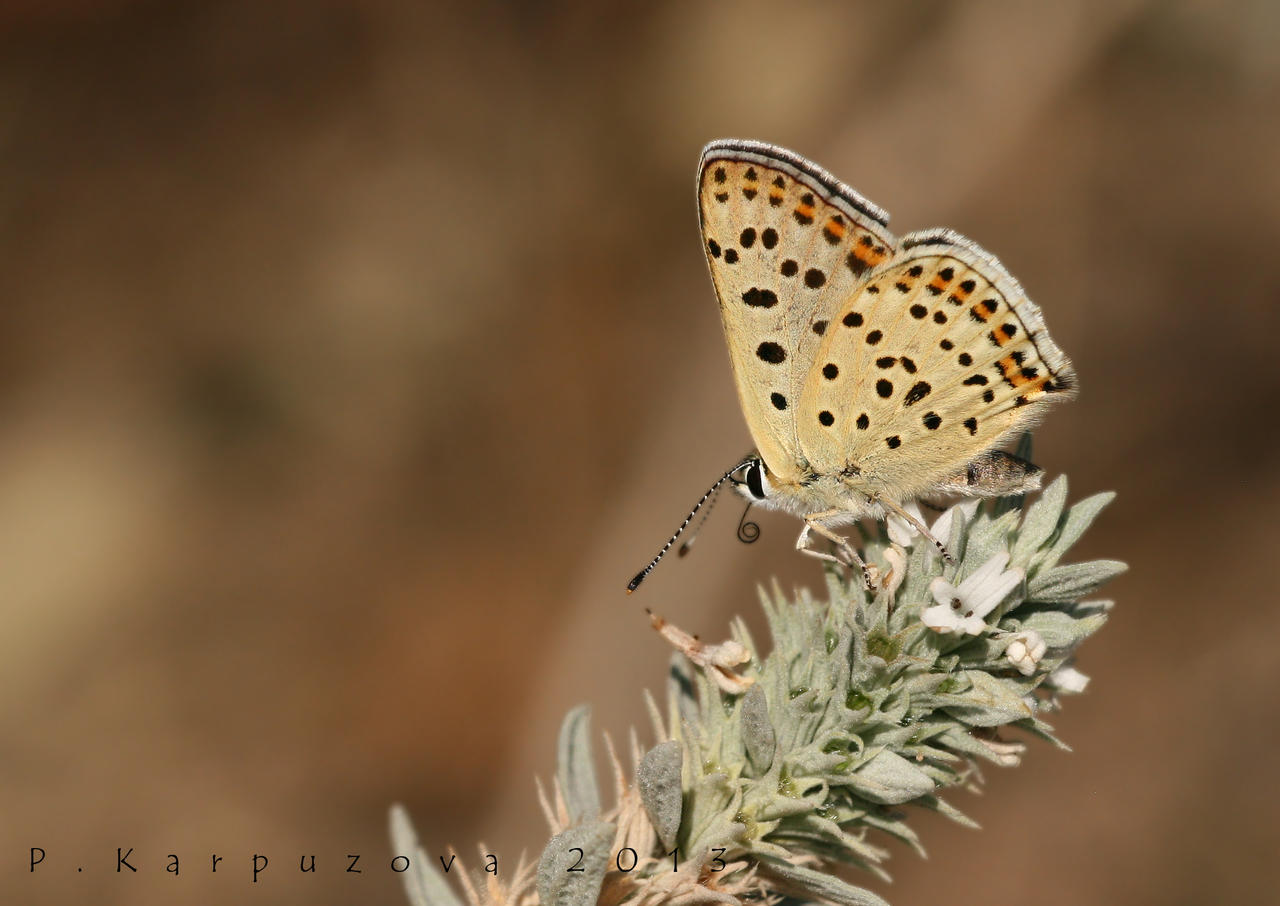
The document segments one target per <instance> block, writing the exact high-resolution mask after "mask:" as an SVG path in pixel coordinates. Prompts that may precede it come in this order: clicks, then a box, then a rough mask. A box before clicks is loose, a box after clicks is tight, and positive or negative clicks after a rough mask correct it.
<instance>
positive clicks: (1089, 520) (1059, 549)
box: [1040, 491, 1116, 569]
mask: <svg viewBox="0 0 1280 906" xmlns="http://www.w3.org/2000/svg"><path fill="white" fill-rule="evenodd" d="M1115 499H1116V494H1115V491H1103V492H1102V493H1101V494H1094V495H1093V496H1092V497H1086V498H1085V499H1084V500H1081V501H1080V502H1079V503H1077V504H1076V505H1075V506H1073V507H1071V509H1070V510H1069V511H1068V512H1067V518H1066V519H1064V520H1063V522H1062V530H1061V531H1060V532H1058V537H1056V538H1054V539H1053V543H1052V544H1051V545H1050V546H1049V550H1048V551H1047V553H1046V554H1045V556H1044V559H1043V562H1042V563H1041V566H1040V568H1041V569H1048V568H1050V567H1053V566H1056V565H1057V563H1058V561H1059V560H1061V559H1062V555H1063V554H1065V553H1066V552H1067V551H1068V550H1069V549H1070V548H1071V546H1072V545H1074V544H1075V543H1076V542H1077V541H1079V540H1080V536H1081V535H1083V534H1084V533H1085V530H1086V529H1088V528H1089V526H1091V525H1093V520H1095V519H1097V518H1098V514H1099V513H1101V512H1102V510H1103V509H1104V508H1105V507H1106V506H1107V504H1109V503H1111V501H1113V500H1115Z"/></svg>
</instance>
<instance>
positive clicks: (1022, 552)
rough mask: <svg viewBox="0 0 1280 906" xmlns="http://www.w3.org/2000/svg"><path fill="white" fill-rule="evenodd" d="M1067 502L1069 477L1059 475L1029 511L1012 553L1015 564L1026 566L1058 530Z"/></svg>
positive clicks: (1023, 520) (1019, 530) (1023, 518)
mask: <svg viewBox="0 0 1280 906" xmlns="http://www.w3.org/2000/svg"><path fill="white" fill-rule="evenodd" d="M1066 502H1067V476H1065V475H1059V476H1058V477H1057V478H1055V479H1054V480H1053V481H1052V482H1051V483H1050V484H1049V486H1048V487H1047V488H1045V489H1044V491H1042V492H1041V494H1040V499H1039V500H1037V501H1036V502H1035V503H1033V504H1031V506H1030V507H1029V508H1028V509H1027V511H1026V514H1025V515H1024V516H1023V517H1022V526H1021V527H1020V528H1019V529H1018V540H1017V541H1016V542H1014V545H1013V550H1012V551H1011V552H1010V553H1011V556H1012V559H1013V562H1014V563H1018V564H1024V563H1026V562H1027V561H1028V560H1030V559H1031V555H1032V554H1034V553H1035V552H1036V551H1038V550H1040V548H1041V547H1042V546H1043V545H1044V543H1045V542H1046V541H1048V540H1049V539H1050V538H1051V537H1052V536H1053V533H1054V532H1055V531H1056V530H1057V528H1058V520H1059V519H1060V518H1061V517H1062V507H1063V504H1065V503H1066Z"/></svg>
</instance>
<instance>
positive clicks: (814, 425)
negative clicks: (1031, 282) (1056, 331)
mask: <svg viewBox="0 0 1280 906" xmlns="http://www.w3.org/2000/svg"><path fill="white" fill-rule="evenodd" d="M901 246H902V250H901V252H899V253H898V254H897V255H896V256H895V257H893V258H892V259H891V260H890V261H888V262H887V263H886V264H885V265H884V266H882V267H880V268H877V269H876V270H875V271H873V272H872V273H871V274H870V275H869V276H868V279H867V280H866V281H865V283H864V285H862V286H861V287H860V288H859V289H858V291H857V292H856V293H854V294H853V295H852V296H851V297H849V298H848V299H847V300H846V301H845V303H844V304H843V305H842V306H841V307H840V309H839V310H838V311H837V312H836V313H835V314H834V315H833V319H832V325H831V328H830V330H829V332H828V335H827V336H826V338H825V340H824V343H823V344H822V345H821V347H820V348H819V350H818V352H817V356H816V358H815V360H814V361H813V364H812V367H811V369H810V371H809V375H808V379H807V382H806V384H805V387H804V390H803V392H802V394H801V398H800V404H799V406H798V407H797V411H796V418H797V422H796V430H797V435H798V438H799V444H800V453H801V456H803V457H804V458H805V460H806V461H807V462H808V463H809V464H810V465H811V467H812V468H813V470H814V471H815V472H816V473H817V474H834V473H840V474H843V475H845V476H848V477H850V480H851V482H853V483H855V484H856V486H857V487H859V488H864V489H868V490H872V491H875V490H878V489H882V490H884V491H885V492H886V493H889V492H891V493H892V494H893V496H894V497H902V496H914V495H916V494H918V493H921V492H924V491H926V490H927V489H928V488H929V487H930V486H931V485H933V484H935V483H936V482H938V481H939V480H941V479H943V478H945V477H947V476H949V475H952V474H954V473H955V472H957V471H959V470H961V469H963V468H964V467H965V465H966V464H967V463H968V462H969V461H970V460H972V459H973V458H974V457H976V456H978V455H979V454H980V453H982V452H983V451H985V450H988V449H990V448H991V447H992V446H993V445H995V444H997V443H998V442H999V441H1000V440H1001V439H1002V438H1004V437H1005V436H1006V435H1008V434H1009V433H1010V432H1011V431H1013V430H1015V429H1019V428H1026V427H1029V425H1030V423H1031V422H1033V421H1034V420H1035V418H1036V417H1037V416H1038V415H1039V414H1040V411H1041V410H1042V408H1043V404H1044V402H1046V401H1047V400H1050V399H1052V398H1054V397H1055V396H1059V397H1067V396H1069V395H1071V392H1072V390H1073V388H1074V373H1073V371H1072V368H1071V364H1070V362H1068V361H1067V359H1066V356H1064V355H1063V354H1062V352H1061V351H1060V350H1059V349H1058V348H1057V346H1056V345H1054V343H1053V341H1052V340H1051V339H1049V336H1048V333H1047V332H1046V331H1045V329H1044V324H1043V320H1042V319H1041V317H1040V312H1039V309H1038V308H1037V307H1036V306H1035V305H1034V304H1033V303H1032V302H1031V301H1030V300H1029V299H1027V298H1026V296H1025V294H1024V293H1023V291H1022V288H1021V287H1020V286H1019V285H1018V283H1017V282H1016V281H1015V280H1014V279H1013V278H1012V277H1011V276H1009V274H1008V273H1007V272H1005V270H1004V268H1003V267H1001V266H1000V264H999V262H997V261H996V260H995V259H994V258H992V257H991V256H989V255H987V254H986V253H985V252H983V251H982V250H981V249H980V248H978V247H977V246H976V245H974V244H973V243H971V242H969V241H968V240H966V239H964V238H963V237H960V236H958V235H956V234H955V233H952V232H950V231H932V232H927V233H915V234H912V235H910V236H907V237H904V238H903V240H902V243H901Z"/></svg>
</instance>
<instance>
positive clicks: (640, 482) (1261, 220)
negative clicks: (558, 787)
mask: <svg viewBox="0 0 1280 906" xmlns="http://www.w3.org/2000/svg"><path fill="white" fill-rule="evenodd" d="M1278 42H1280V5H1277V4H1275V3H1272V2H1268V0H1255V2H1245V0H1241V2H1231V3H1222V2H1196V0H1181V2H1143V0H1099V2H1080V0H1077V2H1060V3H1055V4H1015V3H964V4H959V3H956V4H949V3H943V2H930V3H900V4H899V3H893V4H889V3H875V4H873V3H832V4H816V3H805V2H788V3H785V4H783V3H778V2H746V3H735V4H721V3H684V2H675V0H671V2H648V3H628V4H613V5H604V4H598V3H591V2H580V3H569V2H565V3H555V2H528V3H513V4H500V3H496V2H491V0H478V2H472V3H466V4H463V3H457V4H449V5H446V4H443V3H438V2H435V3H433V2H409V0H382V2H365V3H354V2H348V3H340V2H334V0H305V2H304V0H294V2H275V3H268V4H263V3H254V2H247V0H233V2H223V3H216V4H215V3H197V2H138V0H104V2H90V0H80V2H73V0H39V2H36V0H28V2H25V3H16V4H15V3H7V4H5V5H4V6H3V12H2V13H0V615H2V619H3V626H4V631H3V636H2V637H3V641H2V642H0V800H2V801H0V813H2V814H3V821H2V822H0V889H4V890H7V891H9V893H8V894H6V895H5V897H4V899H5V901H6V902H19V901H20V902H23V903H28V904H41V903H64V902H72V901H80V900H83V899H86V898H88V897H90V896H91V897H92V899H93V901H94V902H97V903H101V904H108V906H109V904H125V903H128V904H139V906H149V904H160V903H165V904H172V903H188V902H189V903H196V902H200V903H223V902H225V903H230V902H238V903H239V902H271V903H285V902H289V903H309V904H317V906H323V904H340V903H350V902H361V903H387V904H396V903H401V902H404V901H403V898H402V895H401V892H400V889H399V880H398V878H397V877H395V876H393V875H392V874H391V872H390V871H389V870H388V869H387V867H386V866H387V860H388V858H389V856H390V847H389V843H388V841H387V839H386V832H385V820H386V819H385V815H386V809H387V806H388V804H389V803H391V802H392V801H397V800H399V801H403V802H404V803H406V804H407V805H408V806H409V808H410V809H411V811H412V813H413V815H414V817H415V819H416V821H417V823H418V825H419V829H420V831H421V833H422V836H423V838H424V842H425V843H426V845H427V849H428V851H429V852H431V853H433V854H441V853H444V852H445V847H446V846H447V845H448V844H453V845H456V846H457V847H458V848H459V849H460V850H461V851H462V853H463V857H464V858H468V859H470V861H471V862H472V863H473V864H474V863H475V862H476V861H477V860H476V858H475V856H474V843H475V842H476V841H479V840H484V841H485V842H486V843H487V845H488V847H487V848H488V850H489V851H492V852H495V853H497V854H499V857H500V860H501V863H500V864H501V869H500V870H504V871H509V870H511V869H513V868H514V865H515V861H516V857H517V856H518V854H519V852H520V851H521V850H522V849H527V850H529V851H530V852H531V853H532V854H535V855H536V853H537V851H538V850H539V849H540V846H541V844H542V843H543V842H544V841H545V828H544V826H543V824H542V822H541V818H540V815H539V812H538V810H537V806H536V800H535V794H534V783H533V778H534V776H535V775H541V776H543V777H546V776H549V775H550V774H551V772H552V771H553V765H554V740H555V733H556V730H557V727H558V724H559V720H560V717H561V715H562V714H563V713H564V712H565V711H566V710H567V709H568V708H569V707H570V706H572V705H574V704H577V703H579V702H590V703H591V704H592V705H593V707H594V715H595V717H594V721H595V726H596V728H597V729H599V730H606V731H608V732H610V733H611V734H612V735H614V736H615V737H625V734H626V732H627V729H628V728H629V727H630V726H632V725H633V724H642V722H643V719H644V717H643V709H642V703H641V690H642V689H643V688H646V687H647V688H651V689H657V688H659V687H660V686H661V683H662V681H663V673H664V665H665V663H666V660H667V657H668V652H667V650H666V649H665V648H664V643H663V642H662V641H661V640H660V639H659V638H658V637H657V636H656V635H655V634H654V633H653V632H652V631H651V630H650V629H649V628H648V626H647V623H646V620H645V618H644V614H643V611H642V607H643V606H646V605H647V606H650V607H653V608H655V609H656V610H658V611H659V612H661V613H663V614H664V615H665V616H667V617H668V618H671V619H673V620H675V621H676V622H678V623H679V624H680V625H682V626H683V627H684V628H686V629H689V630H690V631H693V632H698V633H700V634H702V635H703V636H705V637H707V638H709V639H718V638H722V637H723V636H724V635H725V631H726V624H727V620H728V618H729V617H730V616H731V615H733V614H735V613H740V612H741V613H746V614H749V615H751V616H752V618H753V619H754V618H755V613H756V605H755V603H754V602H755V593H754V588H755V586H756V584H757V583H759V582H761V581H764V580H766V579H767V578H768V577H770V576H772V575H777V576H778V577H779V579H780V581H782V583H783V584H784V586H791V585H795V584H809V585H814V584H817V583H818V582H819V573H818V568H817V566H816V564H814V563H812V562H809V561H808V560H804V559H802V558H799V557H797V556H795V554H794V553H793V552H792V550H791V546H792V543H793V540H794V533H795V531H796V525H795V524H794V523H793V522H792V521H790V520H789V518H788V517H784V516H780V515H775V516H769V515H766V516H763V517H762V518H761V519H760V521H761V523H762V526H763V530H764V531H763V537H762V539H761V540H760V541H759V542H758V543H757V544H755V545H753V546H751V547H744V546H742V545H741V544H739V543H738V542H737V541H736V540H735V539H734V532H733V528H734V521H735V519H736V516H737V510H736V509H735V508H733V507H730V506H725V507H724V508H723V512H720V513H718V517H719V518H717V519H715V520H713V521H712V522H711V523H710V524H709V526H708V528H707V530H706V531H705V532H704V534H703V536H702V538H701V540H700V541H699V544H698V547H697V549H696V556H692V557H690V558H688V559H686V560H683V561H678V562H671V563H668V564H665V565H664V566H663V568H661V569H660V570H658V572H657V573H655V574H654V576H653V577H652V579H651V581H650V583H649V584H647V585H646V587H645V588H644V589H643V593H642V594H641V595H639V596H638V597H633V598H627V597H625V596H624V595H623V594H622V588H623V585H624V583H625V581H626V580H627V578H629V577H630V576H631V575H632V573H633V572H634V571H635V570H636V569H637V568H638V567H639V566H640V565H642V564H643V563H644V562H645V561H646V560H647V559H648V558H649V557H650V556H651V555H652V554H653V552H654V551H655V550H656V548H657V547H658V546H659V545H660V544H661V542H662V541H663V540H664V539H665V538H666V536H667V534H668V533H669V532H670V530H671V529H673V528H674V527H675V525H676V524H677V523H678V522H679V520H680V519H681V518H682V517H683V515H684V513H685V511H686V509H687V507H688V506H689V505H690V504H691V503H692V502H693V501H694V500H696V499H697V497H698V495H699V494H700V493H701V492H702V491H703V489H704V488H705V487H706V486H707V485H708V484H709V483H710V481H711V480H712V479H713V478H714V477H715V476H716V475H718V474H719V473H720V472H721V471H722V470H723V469H724V468H726V467H727V465H728V464H730V463H732V462H733V461H734V460H735V458H736V457H738V456H739V455H740V454H741V453H742V452H743V451H744V450H745V449H747V448H748V447H749V440H748V436H747V433H746V430H745V427H744V425H743V422H742V418H741V415H740V413H739V411H738V407H737V403H736V397H735V394H734V390H733V387H732V383H731V379H730V373H729V368H728V362H727V357H726V353H725V350H724V346H723V341H722V337H721V334H720V326H719V323H718V317H717V313H716V306H715V302H714V298H713V295H712V289H711V285H710V281H709V279H708V277H707V274H706V267H705V264H704V262H703V260H702V252H701V249H700V246H699V240H698V237H697V232H696V215H695V204H694V192H693V184H694V167H695V164H696V162H697V158H698V153H699V150H700V148H701V146H702V145H703V144H704V143H705V142H706V141H708V140H710V139H712V138H717V137H724V136H740V137H753V138H761V139H765V140H769V141H773V142H777V143H779V144H783V145H786V146H788V147H791V148H794V149H796V150H797V151H799V152H800V153H802V154H805V155H806V156H809V157H811V158H813V159H815V160H817V161H819V162H821V163H822V164H824V165H825V166H827V167H828V168H829V169H831V170H833V171H834V172H835V173H836V174H837V175H839V176H841V177H843V178H844V179H845V180H846V181H848V182H850V183H852V184H853V185H855V186H857V187H858V188H859V189H860V190H861V191H862V192H864V193H865V194H866V195H867V196H869V197H870V198H871V199H873V200H874V201H876V202H878V203H879V204H881V205H882V206H885V207H886V208H888V209H889V210H890V211H891V212H893V215H894V225H895V227H896V229H897V231H898V232H900V233H901V232H906V231H908V230H911V229H915V228H922V227H926V226H933V225H949V226H952V227H955V228H957V229H959V230H961V231H962V232H964V233H966V234H969V235H971V236H973V237H975V238H976V239H977V240H978V241H980V242H981V243H982V244H983V245H985V246H986V247H988V248H990V249H992V250H993V251H994V252H996V253H997V254H998V255H999V256H1000V257H1001V258H1002V259H1003V260H1004V261H1005V263H1006V264H1007V265H1008V266H1009V268H1010V269H1011V270H1012V271H1013V272H1014V273H1015V274H1016V275H1017V276H1018V277H1019V278H1020V279H1021V280H1022V282H1023V283H1024V285H1025V286H1026V287H1028V290H1029V292H1030V294H1031V296H1032V297H1033V298H1034V299H1036V300H1037V301H1038V302H1039V304H1040V305H1041V306H1042V307H1043V308H1044V310H1045V312H1046V315H1047V319H1048V321H1049V323H1050V325H1051V326H1052V328H1053V331H1054V335H1055V337H1056V338H1057V339H1058V341H1059V342H1060V344H1061V345H1062V346H1063V347H1064V349H1066V350H1067V351H1068V352H1069V353H1070V354H1071V355H1072V357H1073V358H1074V359H1075V361H1076V364H1077V366H1078V369H1079V373H1080V376H1081V383H1082V390H1083V392H1082V395H1081V397H1080V398H1079V400H1078V401H1076V402H1074V403H1072V404H1071V405H1069V406H1066V407H1062V408H1061V409H1059V410H1057V411H1055V413H1054V414H1053V415H1052V416H1051V417H1050V418H1049V420H1048V421H1047V422H1046V424H1045V425H1044V427H1043V428H1042V429H1041V430H1040V431H1039V432H1038V434H1037V438H1036V449H1037V459H1038V460H1039V461H1040V463H1041V464H1042V465H1044V466H1045V467H1046V468H1047V469H1048V470H1049V471H1050V472H1060V471H1061V472H1067V473H1069V474H1070V476H1071V487H1072V489H1073V496H1075V497H1078V496H1083V495H1085V494H1088V493H1092V492H1095V491H1099V490H1104V489H1116V490H1118V491H1119V493H1120V496H1119V499H1118V502H1117V503H1116V504H1115V505H1114V506H1113V507H1112V508H1111V509H1110V510H1109V511H1108V512H1107V513H1106V514H1105V515H1104V517H1103V518H1102V519H1101V520H1100V522H1099V523H1098V524H1097V526H1096V528H1095V529H1094V530H1093V532H1092V533H1091V534H1090V535H1089V536H1088V537H1087V538H1086V539H1085V541H1084V542H1083V543H1082V544H1081V546H1080V548H1079V549H1078V552H1077V553H1078V555H1079V557H1080V558H1085V557H1089V556H1110V557H1117V558H1120V559H1125V560H1127V561H1128V562H1129V563H1130V564H1131V565H1132V571H1131V573H1130V574H1128V575H1127V576H1125V577H1123V578H1122V579H1120V580H1118V581H1117V582H1115V583H1114V585H1113V586H1112V587H1111V589H1110V592H1111V593H1112V596H1114V597H1116V598H1117V599H1118V602H1119V603H1118V606H1117V608H1116V611H1115V616H1114V620H1113V623H1112V624H1111V625H1110V626H1109V627H1108V628H1107V629H1106V630H1105V631H1103V632H1102V633H1101V634H1100V636H1099V637H1098V638H1097V639H1096V640H1094V641H1092V642H1091V643H1090V644H1089V645H1087V646H1086V647H1085V648H1084V650H1083V652H1082V656H1081V659H1080V662H1079V666H1080V667H1081V669H1083V670H1084V672H1086V673H1088V674H1090V675H1091V676H1092V677H1093V685H1092V686H1091V687H1090V689H1089V691H1088V693H1087V694H1086V695H1084V696H1082V697H1079V698H1076V699H1072V700H1071V701H1070V702H1069V703H1068V704H1069V707H1068V709H1067V710H1066V712H1065V713H1064V714H1062V715H1060V716H1059V717H1058V719H1057V720H1056V721H1055V723H1056V725H1057V727H1058V728H1059V730H1060V731H1061V733H1062V735H1063V736H1064V737H1065V738H1066V739H1067V740H1069V741H1070V742H1071V743H1072V744H1073V745H1074V747H1075V749H1076V751H1075V752H1074V753H1072V754H1066V753H1062V752H1058V751H1055V750H1052V749H1050V748H1049V747H1047V746H1043V745H1039V746H1033V747H1032V748H1031V751H1030V752H1029V755H1028V757H1027V759H1026V761H1025V763H1024V765H1023V766H1022V767H1021V768H1019V769H1017V770H1011V771H1000V770H990V771H988V779H989V786H988V789H987V792H986V794H985V795H984V796H982V797H976V798H975V797H973V796H969V795H965V794H956V795H955V796H954V797H953V800H954V801H955V802H956V803H957V804H958V805H960V806H961V807H962V808H963V809H965V810H966V811H968V812H969V813H971V814H972V815H974V816H975V817H976V818H978V819H979V820H980V821H981V822H982V823H983V825H984V829H983V830H982V831H980V832H972V831H966V830H962V829H959V828H955V827H951V826H948V825H947V824H945V823H944V822H943V821H941V820H930V817H929V816H922V817H923V819H924V820H922V821H921V822H920V824H921V830H922V833H923V836H924V840H925V842H926V844H927V845H928V847H929V850H930V853H931V857H930V859H929V860H928V861H920V860H919V859H917V858H916V857H915V856H914V855H912V854H911V853H909V852H907V851H905V850H901V849H899V850H898V851H897V854H896V856H895V858H894V859H893V861H892V863H891V865H890V868H891V869H892V870H893V872H894V873H895V876H896V879H897V880H896V882H895V884H894V885H892V886H890V887H886V886H885V885H874V886H875V887H876V889H878V890H880V891H881V892H882V893H885V894H886V895H888V896H890V898H891V899H892V900H893V902H895V903H926V902H942V901H944V900H945V901H958V902H976V901H978V900H979V899H981V900H982V901H984V902H988V903H992V904H1001V903H1008V904H1014V903H1024V902H1027V901H1028V900H1031V899H1034V901H1035V902H1037V903H1040V904H1042V906H1056V904H1068V903H1069V904H1077V903H1104V902H1113V903H1119V902H1123V903H1128V904H1146V903H1150V904H1156V903H1160V904H1169V903H1203V902H1218V903H1227V902H1241V903H1243V902H1263V901H1266V900H1268V899H1270V898H1271V897H1272V896H1273V895H1274V894H1273V891H1274V885H1275V884H1276V882H1277V880H1278V879H1280V871H1278V870H1277V862H1276V858H1275V853H1276V848H1277V845H1278V844H1280V832H1278V831H1277V827H1280V815H1278V814H1277V807H1278V806H1280V791H1278V784H1277V781H1276V780H1275V773H1274V763H1275V758H1276V754H1275V753H1276V750H1277V747H1278V746H1280V719H1278V718H1280V656H1278V655H1277V653H1276V652H1277V645H1278V644H1280V607H1277V603H1278V602H1277V597H1280V596H1278V595H1277V580H1276V577H1275V570H1276V556H1277V541H1278V540H1280V532H1278V531H1277V528H1276V525H1275V515H1274V513H1275V509H1276V505H1277V503H1280V475H1278V473H1277V469H1276V466H1277V451H1278V444H1277V418H1278V415H1277V398H1278V395H1277V391H1280V380H1278V379H1277V361H1278V358H1277V343H1278V342H1280V340H1278V337H1280V316H1278V315H1277V310H1278V307H1277V302H1280V253H1278V252H1277V245H1278V243H1277V240H1278V239H1280V161H1278V158H1277V148H1280V52H1277V50H1276V48H1277V46H1278ZM31 846H41V847H43V848H45V849H46V851H47V853H48V857H47V861H46V862H45V863H44V865H43V866H41V869H40V870H39V871H38V872H37V873H36V874H35V875H31V874H29V873H28V872H27V870H26V867H27V859H28V848H29V847H31ZM117 846H120V847H123V848H126V849H127V848H129V847H133V848H134V856H133V857H132V858H131V860H130V861H131V862H132V863H133V864H135V865H137V866H138V873H137V874H136V875H128V874H125V875H117V874H115V872H114V868H115V850H116V847H117ZM169 853H175V854H178V855H179V857H180V859H181V861H180V871H181V873H180V874H179V876H178V877H176V878H175V877H173V876H171V875H169V874H168V873H166V871H165V865H166V863H167V856H168V854H169ZM213 853H217V854H219V855H221V856H223V857H224V858H225V859H226V861H225V862H223V863H222V865H221V866H220V868H219V872H218V873H217V874H210V873H209V871H208V868H209V859H210V855H211V854H213ZM253 853H262V854H265V855H267V856H268V857H269V858H270V859H271V864H270V866H269V869H268V871H267V873H266V874H265V875H263V877H262V878H261V879H260V881H259V883H258V884H256V885H254V884H251V883H250V882H249V872H250V865H249V859H250V857H251V855H252V854H253ZM347 853H360V854H361V855H362V857H363V860H362V862H361V865H360V867H362V868H364V869H365V873H364V874H362V875H352V874H347V873H345V868H346V865H347V860H346V858H345V856H346V854H347ZM303 854H315V855H316V857H317V871H316V873H315V874H314V875H311V874H306V875H304V874H301V873H299V872H298V870H297V868H298V858H299V856H300V855H303ZM78 867H80V868H83V869H84V870H83V871H82V872H77V871H76V869H77V868H78Z"/></svg>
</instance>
